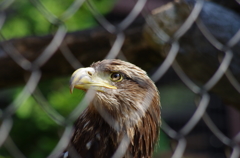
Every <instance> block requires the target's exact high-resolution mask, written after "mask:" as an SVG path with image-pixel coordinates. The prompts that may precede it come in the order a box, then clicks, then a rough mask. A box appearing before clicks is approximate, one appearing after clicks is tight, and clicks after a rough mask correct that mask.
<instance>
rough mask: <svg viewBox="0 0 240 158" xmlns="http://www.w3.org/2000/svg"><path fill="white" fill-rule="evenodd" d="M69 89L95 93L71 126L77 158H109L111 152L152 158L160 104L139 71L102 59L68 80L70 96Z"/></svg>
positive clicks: (136, 68)
mask: <svg viewBox="0 0 240 158" xmlns="http://www.w3.org/2000/svg"><path fill="white" fill-rule="evenodd" d="M74 88H77V89H81V90H83V91H88V90H89V89H92V90H93V91H94V92H95V93H94V98H93V99H92V100H91V102H90V104H89V105H88V106H87V108H86V109H85V110H84V111H83V112H82V113H81V115H80V116H79V118H78V119H77V120H76V122H75V132H74V134H73V136H72V139H71V146H72V147H74V149H75V151H76V152H77V153H78V154H79V157H82V158H110V157H113V155H114V154H115V155H116V152H117V151H118V154H119V155H117V156H118V157H124V158H150V157H151V156H152V154H153V150H154V146H155V145H156V143H157V140H158V136H159V133H160V124H161V104H160V96H159V92H158V90H157V88H156V86H155V84H154V83H153V81H152V80H151V79H150V78H149V77H148V75H147V73H146V72H145V71H143V70H142V69H141V68H139V67H137V66H136V65H134V64H131V63H129V62H125V61H122V60H119V59H105V60H102V61H98V62H95V63H93V64H92V65H91V66H90V67H87V68H79V69H77V70H76V71H75V72H74V73H73V74H72V76H71V79H70V91H71V92H72V91H73V89H74ZM124 142H125V143H124ZM126 142H127V143H126ZM119 151H120V152H119ZM65 155H66V153H65ZM67 155H68V156H69V155H71V154H70V152H68V153H67ZM66 157H67V156H66ZM69 157H70V156H69Z"/></svg>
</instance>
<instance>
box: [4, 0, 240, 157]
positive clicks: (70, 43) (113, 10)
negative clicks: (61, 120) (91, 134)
mask: <svg viewBox="0 0 240 158" xmlns="http://www.w3.org/2000/svg"><path fill="white" fill-rule="evenodd" d="M169 2H171V1H170V0H149V1H147V2H146V4H145V5H144V14H143V15H146V14H147V16H148V15H150V14H152V12H151V11H152V10H153V9H156V8H158V7H161V6H164V5H166V4H167V3H169ZM91 3H92V4H93V5H94V7H95V8H94V9H96V10H97V12H98V13H100V14H101V15H103V17H104V18H106V20H108V21H109V22H110V23H112V24H114V25H116V26H117V24H119V23H120V22H121V21H122V20H124V18H126V17H127V16H128V14H129V13H130V12H131V11H132V10H133V8H134V6H135V4H136V3H137V1H130V0H119V1H117V0H112V1H109V0H92V1H91ZM194 3H196V2H194V1H192V2H190V4H191V5H192V6H194ZM213 3H214V4H216V5H219V6H223V7H224V8H228V10H231V11H230V12H233V14H236V15H237V16H238V14H239V12H240V6H239V4H238V2H237V1H217V2H213ZM69 7H71V9H70V10H68V9H69ZM0 10H1V16H0V18H1V20H0V24H1V30H0V33H1V46H0V62H2V64H1V66H0V67H1V68H0V69H2V70H0V78H2V79H0V80H1V81H0V82H2V84H1V85H0V114H1V127H0V131H2V133H1V132H0V133H1V134H2V137H1V136H0V138H1V139H0V140H1V141H2V142H1V141H0V142H1V144H0V145H1V147H0V158H12V157H19V158H23V157H29V158H43V157H47V156H48V155H49V154H50V153H51V151H52V150H53V149H54V148H55V146H56V145H57V144H58V141H59V140H60V138H61V136H62V134H63V132H64V129H65V128H64V126H61V125H59V124H57V123H56V122H55V121H54V120H53V119H52V117H51V116H49V115H48V113H47V112H46V108H44V105H43V104H45V106H49V107H51V108H53V109H54V110H55V111H56V112H58V113H59V114H60V115H62V116H63V117H65V118H67V117H68V116H69V115H70V114H71V112H72V111H73V110H74V109H75V108H76V107H77V105H78V104H79V102H80V101H81V99H82V98H83V97H84V92H82V91H81V90H75V92H74V93H73V94H70V92H69V86H68V83H69V78H70V75H71V73H72V72H73V71H74V70H75V69H76V68H77V67H81V66H89V65H90V64H91V63H92V62H94V61H96V59H98V60H102V59H103V58H104V57H105V55H106V54H107V53H108V52H109V51H110V48H111V47H112V45H113V44H114V39H115V38H116V37H115V35H116V34H117V33H116V34H114V35H113V36H112V33H111V32H110V33H109V32H107V31H106V30H105V29H106V28H105V27H104V26H102V24H99V20H97V19H96V16H94V12H91V7H89V5H88V4H87V3H86V2H84V1H74V0H30V1H29V0H21V1H20V0H15V1H14V0H5V1H4V0H1V1H0ZM183 10H184V8H183ZM143 15H141V14H139V15H138V16H137V17H136V18H135V19H134V20H133V21H132V22H131V25H130V26H129V27H128V28H126V30H124V31H125V32H124V33H126V38H125V40H126V41H125V42H126V43H124V44H123V48H122V50H121V52H120V54H119V55H118V56H117V58H120V59H124V60H127V61H131V62H133V63H134V64H136V65H138V66H140V67H142V68H143V69H145V70H146V71H147V72H148V74H149V76H152V75H153V74H154V73H155V72H156V70H157V69H158V67H159V66H161V64H162V63H163V61H164V59H165V57H166V54H165V56H164V55H160V53H158V51H159V50H156V49H155V48H152V46H151V44H147V43H148V42H143V41H141V42H142V43H141V42H140V43H141V44H140V45H139V47H135V46H136V45H138V44H139V40H142V38H143V37H140V38H139V36H142V34H144V30H143V28H144V25H145V23H146V21H145V20H144V19H145V18H146V16H143ZM189 15H190V14H189ZM189 15H188V16H189ZM188 16H187V17H188ZM187 17H186V18H187ZM98 18H99V17H98ZM186 18H185V19H184V21H185V20H186ZM100 23H101V22H100ZM205 24H206V23H205ZM173 25H174V24H173ZM228 25H231V23H229V24H228ZM60 27H64V28H65V31H66V32H67V35H66V37H65V38H66V41H65V43H64V42H63V43H62V45H65V44H66V45H67V47H64V48H68V49H64V48H63V47H62V48H59V49H58V50H56V51H55V54H54V55H53V56H52V57H51V59H49V60H47V61H46V62H45V63H44V64H43V66H42V67H40V71H41V79H40V81H39V82H37V87H36V89H35V90H34V93H32V95H30V96H29V97H26V98H27V99H26V100H25V99H23V100H22V101H21V102H19V103H20V104H19V105H17V104H18V103H16V102H17V101H18V100H17V98H18V97H19V96H21V95H22V93H23V91H24V88H25V86H26V83H28V79H29V76H31V73H32V72H34V71H35V70H30V71H29V70H26V69H24V67H23V66H22V65H21V63H20V64H19V63H17V62H16V59H15V58H14V57H13V56H14V54H11V53H9V54H8V53H7V50H9V49H6V47H4V45H7V44H9V43H12V46H11V47H12V48H14V49H16V50H18V52H19V53H20V54H22V56H23V57H25V58H26V59H28V60H29V61H30V62H33V61H34V59H36V58H37V57H39V56H40V54H41V53H42V52H43V50H44V48H46V46H47V45H48V44H49V43H50V41H51V39H52V38H53V37H54V35H56V33H57V32H58V31H59V28H60ZM193 27H195V26H193ZM236 27H237V28H240V26H236ZM104 28H105V29H104ZM139 30H140V31H139ZM163 30H164V29H163ZM138 31H139V32H138ZM190 31H191V30H190ZM166 32H167V31H166ZM140 33H141V34H140ZM167 33H169V32H167ZM235 33H237V32H235ZM169 34H171V33H169ZM105 37H106V38H107V43H108V44H107V47H106V48H105V45H104V46H103V45H102V43H101V42H100V41H101V40H102V41H103V44H105V43H104V41H105V40H106V39H105ZM135 38H136V39H135ZM128 40H129V41H130V42H129V41H128ZM190 40H191V39H190ZM44 41H45V42H46V43H44ZM78 42H80V45H79V43H78ZM81 42H82V43H81ZM84 42H85V43H84ZM134 42H135V43H136V45H131V44H132V43H134ZM39 43H40V44H39ZM96 43H98V44H96ZM150 43H151V41H150ZM238 43H239V42H238ZM224 44H225V43H224ZM81 46H82V47H81ZM102 47H104V48H102ZM159 49H162V48H159ZM164 49H165V48H164ZM96 50H98V52H96ZM61 51H62V52H65V53H66V52H67V53H68V52H69V51H70V52H72V53H73V54H74V56H75V59H76V60H78V61H80V63H77V62H75V60H71V57H69V56H67V57H66V54H65V55H64V53H62V54H61V53H59V52H61ZM84 51H86V52H85V53H84ZM88 51H89V52H88ZM94 51H95V54H94V53H91V52H94ZM168 51H169V49H168ZM181 51H182V52H183V50H181V49H179V53H181ZM220 51H221V52H222V50H220ZM131 53H132V54H131ZM148 53H149V54H148ZM238 53H239V51H238ZM183 54H184V53H183ZM213 56H214V55H213ZM237 56H238V55H237ZM16 57H17V59H19V60H20V59H21V58H18V57H19V56H18V55H16ZM189 58H190V57H189ZM216 58H217V57H216ZM181 59H182V58H181V56H180V58H179V61H181ZM69 60H70V61H72V62H69ZM189 60H191V58H190V59H189ZM199 60H201V61H200V62H201V63H202V64H203V65H204V63H205V62H207V61H205V60H202V58H199ZM238 62H239V61H238ZM192 64H193V65H194V63H192ZM65 65H68V66H65ZM180 65H181V64H180ZM193 65H191V64H188V65H187V66H186V67H191V66H193ZM239 65H240V64H239ZM183 67H184V66H183ZM207 67H208V65H207ZM217 67H218V66H217ZM200 68H201V67H200ZM209 69H210V68H209ZM189 71H191V72H190V73H191V74H194V73H198V74H200V76H204V73H202V71H200V70H197V69H196V70H189ZM192 71H194V72H192ZM203 71H205V70H203ZM215 71H216V70H214V72H215ZM186 72H188V71H186ZM191 74H190V75H189V74H188V75H189V76H190V78H191V77H192V76H191ZM193 76H194V75H193ZM235 77H238V76H237V75H236V76H235ZM191 79H192V80H193V81H194V82H195V83H196V85H198V86H199V87H203V85H204V83H205V82H206V80H204V81H203V82H201V81H199V78H197V79H196V78H194V77H193V78H191ZM208 79H209V78H208ZM216 82H218V81H216ZM156 85H157V87H158V89H159V91H160V94H161V104H162V118H163V120H164V122H165V123H166V124H167V125H168V126H169V127H171V128H172V129H173V130H175V131H177V132H178V131H180V130H181V129H182V127H183V126H184V125H185V124H186V123H187V122H188V121H189V120H191V117H192V116H193V114H194V112H195V111H196V109H197V106H196V105H198V100H199V98H201V97H202V96H201V94H198V93H196V92H193V91H192V90H191V88H189V87H188V86H186V84H185V83H184V82H183V81H182V79H181V77H179V75H178V74H177V73H176V72H175V69H174V68H172V67H170V68H168V69H166V72H165V73H164V75H163V76H161V77H160V79H158V80H157V81H156ZM224 86H225V85H224ZM226 86H228V85H226ZM216 91H218V90H216ZM216 91H210V90H207V93H208V95H209V96H210V101H209V103H207V109H206V112H207V113H208V114H209V116H210V118H211V119H212V121H213V123H214V125H215V126H216V127H217V128H218V129H219V130H220V132H221V133H223V134H224V135H226V136H227V137H228V138H229V139H230V140H233V138H234V136H236V135H237V133H238V132H239V131H240V124H239V121H240V115H239V110H237V109H239V106H240V102H238V101H233V102H234V103H232V102H229V101H226V102H225V101H224V99H222V93H221V94H220V95H218V94H217V93H215V92H216ZM24 93H25V92H24ZM233 96H234V97H235V98H236V96H237V97H239V93H237V94H236V95H233ZM39 98H43V99H39ZM39 100H40V101H39ZM13 104H16V106H13V107H15V108H16V109H15V110H13V114H12V115H9V116H10V117H11V119H12V126H11V127H10V130H9V133H8V132H6V131H7V130H6V131H5V133H4V129H3V128H6V127H5V126H3V125H4V123H3V122H4V119H5V118H6V117H7V115H4V114H6V113H5V112H6V111H7V110H8V107H10V106H11V105H13ZM227 105H233V106H227ZM165 123H164V124H165ZM6 133H7V134H9V135H8V136H6V137H5V135H4V134H6ZM160 135H161V136H160V138H159V143H158V145H157V147H156V149H155V154H154V157H164V158H167V157H172V155H173V153H174V151H175V150H176V147H177V145H178V141H179V140H178V139H175V138H174V139H173V138H172V137H171V135H170V134H169V133H168V132H167V130H165V131H164V130H162V131H161V134H160ZM184 138H185V139H186V142H187V145H186V148H185V149H184V154H183V156H180V157H186V158H198V157H199V158H226V157H230V155H231V153H232V150H233V148H232V147H233V146H229V145H226V144H225V143H223V142H222V141H221V140H220V139H219V138H218V137H217V136H216V133H213V132H212V131H211V130H210V129H209V127H208V126H207V125H206V123H205V122H204V121H203V120H202V119H200V121H199V122H197V123H196V125H194V127H193V129H192V130H190V132H189V133H186V135H185V134H184ZM237 140H238V139H237ZM238 142H239V141H238ZM237 157H238V156H237Z"/></svg>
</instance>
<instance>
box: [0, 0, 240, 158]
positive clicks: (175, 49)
mask: <svg viewBox="0 0 240 158" xmlns="http://www.w3.org/2000/svg"><path fill="white" fill-rule="evenodd" d="M14 2H15V1H14V0H12V1H9V0H4V1H2V2H1V4H0V10H1V14H0V26H1V27H2V26H3V25H4V23H5V19H6V18H7V17H6V14H5V12H6V11H7V10H8V9H10V8H11V6H12V4H13V3H14ZM29 3H32V7H35V8H37V9H38V11H39V12H40V13H41V15H43V16H44V17H45V19H47V20H48V22H49V23H51V25H53V26H56V28H57V29H56V31H55V32H54V36H53V39H52V40H51V42H50V43H49V44H48V45H47V47H46V48H45V49H44V50H42V51H41V55H40V56H39V57H38V58H37V59H36V60H34V61H32V62H31V61H29V60H28V59H27V58H25V57H24V56H23V55H22V54H21V53H20V52H18V50H17V49H16V48H15V46H14V45H13V44H12V43H11V41H10V42H7V43H5V44H4V45H3V50H4V52H5V53H6V54H7V55H8V56H9V57H11V59H12V60H14V62H15V63H16V64H18V65H19V66H20V67H21V68H22V69H23V70H24V71H27V72H29V73H30V77H29V79H28V80H27V82H26V84H25V86H24V88H23V90H22V91H21V92H20V93H19V95H18V96H17V97H16V98H15V99H14V100H12V102H11V104H9V105H8V106H7V107H6V108H5V109H1V111H0V112H1V113H0V119H1V126H0V146H5V148H6V149H7V150H8V152H9V153H10V154H11V155H12V156H13V157H18V158H19V157H21V158H24V157H26V156H25V155H24V154H23V153H22V152H21V150H19V149H18V147H17V146H16V145H15V143H14V139H12V138H11V137H10V132H11V129H12V125H13V123H14V122H13V117H14V114H15V113H16V111H17V109H18V108H19V107H20V106H21V105H22V103H24V102H25V101H26V100H27V99H28V98H29V97H30V96H33V98H34V99H35V100H36V101H37V103H38V104H39V105H40V106H41V107H42V108H43V109H44V111H45V112H46V114H47V115H48V116H49V117H50V118H51V119H52V120H53V121H54V122H56V123H57V124H58V125H60V126H62V127H64V129H65V130H64V132H63V134H62V136H61V138H60V139H59V141H58V143H57V145H56V146H55V148H54V149H53V150H52V152H51V153H49V155H48V156H47V157H49V158H50V157H60V156H61V155H62V154H63V151H64V150H65V149H66V148H67V147H68V145H69V142H70V140H71V136H72V132H73V130H74V128H73V122H74V121H75V120H76V119H77V118H78V116H79V115H80V114H81V113H82V111H83V110H84V109H85V108H86V107H87V106H88V104H89V103H90V102H91V101H92V99H93V98H94V96H95V94H94V91H91V90H89V91H88V92H87V93H86V95H85V97H84V99H83V100H82V101H81V102H80V103H79V104H78V105H77V107H76V108H75V109H74V110H72V113H71V114H70V115H69V116H68V117H67V118H65V117H63V116H62V115H61V114H59V113H58V112H57V111H56V110H55V109H54V108H53V107H52V105H50V103H49V102H48V100H47V99H46V98H45V97H44V95H43V94H42V92H41V90H40V89H39V88H38V85H39V83H40V78H41V76H42V71H41V68H42V67H43V66H44V65H45V64H46V63H47V62H48V61H49V59H50V58H51V57H52V56H53V55H54V53H55V52H56V51H57V50H58V49H60V51H61V52H62V54H63V56H64V57H65V58H66V60H67V61H68V62H69V64H70V65H71V66H72V67H73V68H74V69H77V68H79V67H82V65H83V64H82V63H80V62H79V61H78V60H77V59H76V58H75V57H74V55H73V54H72V52H71V50H70V49H69V48H68V46H67V45H66V44H65V43H64V42H63V40H64V38H65V36H66V34H67V32H68V29H67V27H66V26H65V21H66V20H67V19H69V18H70V17H71V16H73V15H74V14H75V13H76V12H77V11H78V10H79V9H80V8H81V7H83V4H84V3H85V4H87V6H88V9H89V11H91V13H92V15H94V17H95V18H96V20H97V21H98V22H99V24H100V25H101V26H102V27H103V28H104V29H105V30H107V31H108V32H109V33H110V34H113V35H115V36H116V39H115V40H114V41H111V45H112V47H111V49H110V50H109V52H108V54H107V55H106V56H105V59H113V58H119V57H120V56H123V54H122V53H121V48H122V46H123V44H124V41H125V32H124V31H125V30H126V29H127V28H128V27H129V26H130V25H131V24H132V23H134V20H136V18H137V17H138V16H139V15H140V14H142V15H143V17H144V18H145V22H146V25H148V27H150V28H151V29H152V31H153V33H154V34H155V36H156V37H157V39H159V40H161V41H163V43H168V44H169V45H170V49H169V51H168V53H167V56H166V58H165V60H164V61H163V62H162V63H161V65H160V66H159V67H158V68H156V70H155V72H154V73H153V74H152V75H151V76H150V77H151V79H152V80H153V81H154V82H158V81H159V80H160V79H161V78H162V77H164V76H165V75H166V72H167V71H168V70H169V69H170V68H171V67H172V68H173V69H174V71H175V73H176V74H177V75H178V77H179V78H180V79H181V81H182V82H183V83H184V84H185V85H186V86H187V87H188V89H189V90H191V91H192V92H193V93H194V94H195V95H196V96H198V101H196V106H197V108H196V110H195V112H194V113H193V114H192V116H191V118H190V119H189V120H188V121H187V122H186V123H185V125H184V126H183V127H181V128H180V130H178V131H177V130H174V128H172V127H170V126H169V125H168V122H165V121H162V122H163V123H162V126H161V128H162V130H163V131H164V133H166V134H167V135H168V137H170V138H171V139H173V140H175V141H176V142H177V145H176V147H175V148H174V149H173V153H172V155H171V157H172V158H180V157H183V155H184V152H185V151H186V148H187V144H188V142H187V141H186V137H187V136H188V135H189V133H190V132H192V131H193V129H194V128H195V126H196V125H198V124H199V122H200V120H201V119H203V120H204V122H205V124H206V125H207V126H208V128H209V129H210V130H211V131H212V133H213V134H214V135H215V136H216V137H217V138H218V139H219V140H220V141H221V142H222V143H223V144H225V145H226V146H227V147H229V148H230V154H229V155H230V156H229V157H231V158H238V157H239V156H240V146H239V142H240V132H238V134H237V135H236V136H234V137H233V138H230V137H228V136H226V135H225V134H224V132H222V131H221V130H220V129H219V128H218V127H217V126H216V125H215V123H214V122H213V121H212V119H211V117H210V116H209V114H208V112H207V108H208V107H209V104H210V99H211V95H210V94H209V93H210V92H209V91H210V90H211V89H212V88H213V87H214V86H215V85H216V84H217V83H218V82H219V81H220V79H221V78H222V77H223V76H224V75H226V76H227V79H228V80H229V81H230V83H231V84H232V85H233V87H234V88H235V89H236V90H237V91H238V93H240V85H239V82H238V80H237V79H236V78H235V77H234V75H233V74H232V72H231V71H230V65H231V63H232V60H233V58H234V55H235V54H236V53H237V52H234V50H233V47H234V46H236V45H237V44H238V43H239V40H240V30H239V31H237V32H236V33H235V34H234V36H233V37H231V38H230V39H226V40H225V41H226V42H225V43H223V42H222V41H219V40H218V39H216V38H215V36H214V35H213V34H212V32H211V30H209V28H207V26H206V25H205V24H204V22H202V20H201V18H199V16H200V14H201V12H202V10H203V8H204V7H205V6H206V1H204V0H197V1H196V2H194V3H193V4H192V5H193V7H192V10H191V12H190V14H189V15H188V17H187V19H186V20H185V21H184V23H183V24H182V25H181V26H180V27H179V28H178V29H177V30H176V31H175V32H174V34H173V35H169V34H168V33H167V32H166V31H165V30H163V29H162V28H160V27H159V25H158V21H156V19H154V18H151V17H149V16H148V14H149V12H148V11H147V10H146V8H144V7H145V6H146V3H147V1H146V0H137V1H136V4H135V6H134V7H133V8H132V10H131V12H130V13H129V14H128V15H127V16H126V18H125V19H123V20H122V21H121V22H120V23H119V24H116V25H114V24H112V23H111V22H109V21H108V20H107V19H106V18H105V17H104V15H102V14H101V13H100V12H99V11H98V10H97V9H96V6H95V5H94V3H93V2H92V1H90V0H88V1H84V0H75V1H74V2H73V3H72V5H71V6H70V7H69V8H68V9H67V10H66V11H65V12H64V13H63V14H62V15H61V16H59V17H57V16H55V15H54V14H52V13H51V12H50V11H49V10H48V9H47V8H45V6H44V5H43V4H42V2H41V1H40V0H31V1H29ZM212 12H214V10H213V11H212ZM193 25H196V26H197V27H198V28H199V29H200V31H201V33H202V34H203V35H204V37H205V38H206V39H207V40H208V41H209V43H210V44H211V45H212V46H213V47H215V48H216V49H218V50H219V51H220V52H223V55H222V56H221V55H220V54H218V55H217V56H218V57H219V67H218V68H217V70H216V71H215V72H214V74H213V75H212V77H211V78H210V79H209V80H208V81H207V82H205V83H204V84H203V85H201V86H200V85H199V84H197V83H195V82H194V81H193V80H192V79H191V77H188V75H187V74H186V73H185V72H184V70H183V69H182V67H181V66H180V64H179V63H178V61H177V60H176V58H177V56H178V55H179V52H180V49H181V48H182V47H181V43H180V42H179V40H180V39H181V37H182V36H184V35H185V34H186V32H187V31H188V30H189V29H190V28H191V27H192V26H193ZM229 25H231V24H229ZM238 27H239V28H240V26H238ZM1 38H2V40H3V41H7V40H5V39H4V37H3V36H2V35H1ZM122 58H125V57H124V56H123V57H122ZM125 59H126V58H125ZM146 62H147V61H146ZM188 66H189V67H191V65H188ZM1 75H4V74H1ZM151 99H152V98H149V97H148V96H146V98H145V100H144V102H145V104H146V108H148V106H149V104H150V103H149V102H150V101H151ZM96 108H97V107H96ZM97 109H98V108H97ZM98 110H99V113H100V114H101V116H102V117H103V118H104V119H105V121H106V122H107V123H108V124H109V125H111V126H112V127H113V128H114V129H115V130H116V131H119V126H118V124H116V121H115V120H114V118H112V117H111V115H109V114H108V112H107V111H104V110H103V109H98ZM162 111H164V105H163V108H162ZM210 115H211V114H210ZM162 119H163V120H164V119H165V118H164V117H163V118H162ZM160 141H161V140H160ZM129 143H130V140H129V138H128V136H127V135H125V136H124V137H123V139H122V141H121V143H120V144H119V146H118V148H117V150H116V151H115V153H114V155H113V156H112V157H114V158H120V157H122V156H123V155H124V154H125V152H126V150H127V147H128V145H129ZM73 150H74V149H73ZM71 153H74V152H71ZM65 156H66V155H65ZM71 156H72V157H79V155H78V154H76V153H75V154H72V155H71Z"/></svg>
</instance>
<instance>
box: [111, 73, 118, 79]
mask: <svg viewBox="0 0 240 158" xmlns="http://www.w3.org/2000/svg"><path fill="white" fill-rule="evenodd" d="M119 78H120V74H113V75H112V79H114V80H118V79H119Z"/></svg>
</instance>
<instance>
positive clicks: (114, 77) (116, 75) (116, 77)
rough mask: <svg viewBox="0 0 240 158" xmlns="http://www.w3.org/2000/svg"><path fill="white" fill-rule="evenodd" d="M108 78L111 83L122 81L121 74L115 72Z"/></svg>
mask: <svg viewBox="0 0 240 158" xmlns="http://www.w3.org/2000/svg"><path fill="white" fill-rule="evenodd" d="M110 77H111V80H112V81H113V82H119V81H122V79H123V76H122V74H120V73H117V72H113V73H112V74H111V76H110Z"/></svg>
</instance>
